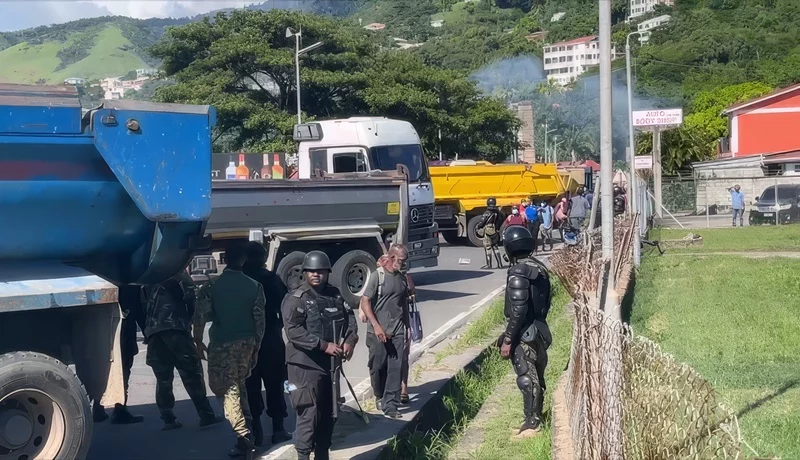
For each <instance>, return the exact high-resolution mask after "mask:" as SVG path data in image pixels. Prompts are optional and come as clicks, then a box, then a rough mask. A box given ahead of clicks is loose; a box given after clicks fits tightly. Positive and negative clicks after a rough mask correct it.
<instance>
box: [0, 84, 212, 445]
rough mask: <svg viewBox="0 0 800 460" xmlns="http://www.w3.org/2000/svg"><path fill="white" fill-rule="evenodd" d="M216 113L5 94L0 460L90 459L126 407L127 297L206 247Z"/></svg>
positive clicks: (45, 93) (53, 91)
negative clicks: (122, 288)
mask: <svg viewBox="0 0 800 460" xmlns="http://www.w3.org/2000/svg"><path fill="white" fill-rule="evenodd" d="M214 123H215V112H214V109H213V108H212V107H209V106H189V105H177V104H155V103H149V102H135V101H106V102H104V103H103V104H102V105H101V106H100V107H97V108H95V109H92V110H87V111H84V110H82V108H81V106H80V103H79V100H78V94H77V92H76V90H75V88H74V87H39V86H20V85H3V84H0V458H2V459H6V458H7V459H15V460H17V459H19V460H22V459H31V460H32V459H81V458H85V457H86V453H87V451H88V449H89V443H90V439H91V435H92V418H91V409H90V404H89V400H90V398H91V399H97V400H100V401H102V403H103V404H104V405H107V406H108V405H113V404H114V403H121V402H122V401H123V395H124V393H123V385H122V368H121V366H120V352H119V347H118V343H119V328H120V320H121V312H120V308H119V305H118V303H117V286H118V285H125V284H142V285H146V284H151V283H158V282H161V281H163V280H165V279H167V278H169V277H171V276H173V275H174V274H176V273H178V272H179V271H180V270H182V269H184V267H185V266H186V265H187V264H188V263H189V261H190V260H191V259H192V257H193V255H194V254H195V253H196V252H197V250H199V249H201V248H205V247H208V245H209V244H210V243H209V240H210V239H209V238H208V237H205V236H204V235H205V227H206V223H207V221H208V219H209V217H210V216H211V208H212V206H211V174H210V169H211V128H212V127H213V125H214Z"/></svg>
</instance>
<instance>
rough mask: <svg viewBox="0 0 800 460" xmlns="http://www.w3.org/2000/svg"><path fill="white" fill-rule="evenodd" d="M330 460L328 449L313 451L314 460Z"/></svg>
mask: <svg viewBox="0 0 800 460" xmlns="http://www.w3.org/2000/svg"><path fill="white" fill-rule="evenodd" d="M330 458H331V457H330V450H329V449H320V448H316V449H314V460H330Z"/></svg>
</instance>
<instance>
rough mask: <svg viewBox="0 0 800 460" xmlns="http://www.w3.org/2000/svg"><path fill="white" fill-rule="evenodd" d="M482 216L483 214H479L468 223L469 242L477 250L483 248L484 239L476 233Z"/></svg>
mask: <svg viewBox="0 0 800 460" xmlns="http://www.w3.org/2000/svg"><path fill="white" fill-rule="evenodd" d="M482 216H483V214H478V215H477V216H473V217H472V218H471V219H470V220H469V222H467V241H469V244H471V245H472V246H475V247H476V248H482V247H483V238H481V237H480V236H478V234H477V233H475V227H476V226H477V225H478V222H480V221H481V217H482Z"/></svg>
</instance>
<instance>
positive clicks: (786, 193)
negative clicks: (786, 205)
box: [759, 187, 797, 201]
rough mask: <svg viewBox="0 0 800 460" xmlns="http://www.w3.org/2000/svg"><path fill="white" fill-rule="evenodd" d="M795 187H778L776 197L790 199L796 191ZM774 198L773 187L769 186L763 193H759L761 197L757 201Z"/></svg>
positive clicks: (772, 199)
mask: <svg viewBox="0 0 800 460" xmlns="http://www.w3.org/2000/svg"><path fill="white" fill-rule="evenodd" d="M796 190H797V189H796V188H795V187H789V188H787V187H778V199H779V200H791V199H793V198H794V197H795V193H796ZM774 200H775V187H769V188H768V189H766V190H764V193H762V194H761V198H760V199H759V201H774Z"/></svg>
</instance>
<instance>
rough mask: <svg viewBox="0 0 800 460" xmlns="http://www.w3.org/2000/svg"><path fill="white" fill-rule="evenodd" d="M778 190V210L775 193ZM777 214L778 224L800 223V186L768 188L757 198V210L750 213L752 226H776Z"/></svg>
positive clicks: (783, 185)
mask: <svg viewBox="0 0 800 460" xmlns="http://www.w3.org/2000/svg"><path fill="white" fill-rule="evenodd" d="M776 190H777V193H778V200H777V208H776V202H775V192H776ZM775 213H777V214H778V215H777V218H778V220H777V221H778V222H779V223H781V224H789V223H793V222H798V221H800V185H798V184H781V185H777V186H772V187H767V188H766V189H765V190H764V192H762V193H761V195H760V196H757V197H756V203H755V208H754V209H753V210H752V211H750V218H749V222H750V225H759V224H775V222H776V221H775V217H776V216H775Z"/></svg>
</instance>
